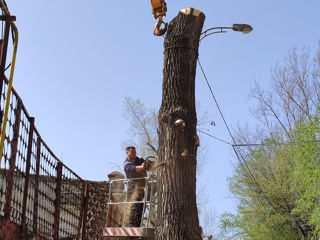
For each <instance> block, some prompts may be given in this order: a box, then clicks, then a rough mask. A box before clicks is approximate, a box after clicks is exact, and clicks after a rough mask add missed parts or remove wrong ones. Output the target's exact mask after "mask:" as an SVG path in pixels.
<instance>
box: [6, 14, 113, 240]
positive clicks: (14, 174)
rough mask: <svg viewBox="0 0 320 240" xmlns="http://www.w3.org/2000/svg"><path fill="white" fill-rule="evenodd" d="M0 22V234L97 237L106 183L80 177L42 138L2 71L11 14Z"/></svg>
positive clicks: (41, 239)
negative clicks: (0, 138)
mask: <svg viewBox="0 0 320 240" xmlns="http://www.w3.org/2000/svg"><path fill="white" fill-rule="evenodd" d="M0 21H3V22H4V33H3V38H2V39H1V40H0V120H1V122H0V124H1V126H2V128H1V133H2V134H4V143H3V153H2V156H1V158H0V239H4V240H17V239H38V240H46V239H99V237H100V236H102V232H103V228H104V227H105V226H106V224H105V223H104V222H103V219H106V213H105V211H106V207H104V205H103V203H106V202H107V195H108V183H107V182H100V183H96V182H90V181H85V180H83V179H82V178H81V177H79V176H78V175H77V174H76V173H75V172H73V171H72V170H71V169H70V168H69V167H67V166H66V165H65V164H64V163H63V162H62V161H60V160H59V158H58V157H57V156H56V155H55V154H54V153H53V152H52V151H51V149H50V148H49V147H48V145H47V144H46V143H45V141H44V140H43V139H42V137H41V135H40V133H39V131H38V130H37V128H36V126H35V118H34V117H32V116H30V114H29V113H28V111H27V109H26V107H25V106H24V104H23V101H22V99H21V98H20V96H19V95H18V93H17V92H16V91H15V89H14V88H11V86H10V82H9V79H8V78H7V76H6V74H5V73H6V70H7V69H9V68H10V65H11V64H8V66H6V58H7V50H8V43H9V40H10V30H11V26H12V24H11V23H12V21H15V17H14V16H9V17H8V16H1V18H0ZM14 37H17V35H12V38H14ZM12 41H13V42H14V41H15V39H12ZM15 43H16V42H15ZM11 67H12V65H11ZM10 72H11V70H10ZM10 77H11V75H10ZM8 89H9V91H8ZM8 92H9V93H10V94H8ZM7 100H8V101H7ZM7 102H8V109H6V104H7ZM5 111H7V113H8V114H7V117H6V118H4V117H3V116H4V113H5ZM4 121H5V123H6V124H3V123H4ZM3 126H5V127H3Z"/></svg>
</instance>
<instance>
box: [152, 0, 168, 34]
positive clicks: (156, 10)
mask: <svg viewBox="0 0 320 240" xmlns="http://www.w3.org/2000/svg"><path fill="white" fill-rule="evenodd" d="M151 6H152V14H153V15H154V18H155V19H158V22H157V23H156V24H155V25H154V28H153V33H154V35H156V36H162V35H163V34H165V33H166V31H167V25H168V24H167V23H165V22H163V21H162V17H163V16H166V12H167V4H166V2H165V0H151ZM162 24H164V27H163V28H161V25H162Z"/></svg>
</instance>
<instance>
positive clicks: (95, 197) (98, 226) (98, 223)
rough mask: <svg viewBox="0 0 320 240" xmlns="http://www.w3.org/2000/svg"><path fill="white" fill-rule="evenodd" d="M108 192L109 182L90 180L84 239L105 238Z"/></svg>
mask: <svg viewBox="0 0 320 240" xmlns="http://www.w3.org/2000/svg"><path fill="white" fill-rule="evenodd" d="M108 192H109V186H108V182H90V191H89V196H87V197H88V199H89V202H88V209H87V218H86V222H87V224H86V226H85V228H86V229H85V230H86V236H84V239H97V240H98V239H105V238H103V237H102V235H103V230H104V228H105V226H106V223H107V221H106V220H107V211H108V209H107V202H108Z"/></svg>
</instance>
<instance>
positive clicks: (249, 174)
mask: <svg viewBox="0 0 320 240" xmlns="http://www.w3.org/2000/svg"><path fill="white" fill-rule="evenodd" d="M197 60H198V64H199V66H200V69H201V72H202V75H203V77H204V79H205V81H206V83H207V86H208V88H209V90H210V93H211V96H212V98H213V100H214V102H215V104H216V107H217V109H218V111H219V113H220V116H221V118H222V119H223V122H224V124H225V126H226V128H227V130H228V133H229V135H230V137H231V139H232V141H233V144H232V149H233V151H234V153H235V154H236V157H237V159H238V162H239V166H240V167H241V166H244V167H245V172H244V174H245V175H246V177H247V179H248V180H250V179H251V181H253V182H254V183H255V184H256V186H257V187H258V190H259V192H260V193H262V194H263V196H264V198H265V199H266V200H267V202H268V203H269V204H270V205H271V206H272V207H273V208H274V209H276V207H275V206H274V204H273V203H272V202H271V201H270V199H269V198H268V197H267V196H266V194H265V192H264V191H263V189H262V188H261V186H260V184H259V183H258V181H257V180H256V178H255V176H254V175H253V173H252V171H251V170H250V168H249V166H248V164H247V162H246V160H245V158H244V157H243V155H242V154H241V151H240V149H239V147H238V146H237V143H236V141H235V138H234V136H233V134H232V133H231V130H230V128H229V126H228V123H227V121H226V119H225V117H224V115H223V113H222V111H221V108H220V106H219V104H218V101H217V99H216V97H215V95H214V93H213V91H212V88H211V85H210V83H209V81H208V78H207V75H206V73H205V71H204V69H203V67H202V65H201V62H200V58H199V56H198V59H197ZM236 148H237V150H238V151H237V150H236ZM246 172H247V173H246Z"/></svg>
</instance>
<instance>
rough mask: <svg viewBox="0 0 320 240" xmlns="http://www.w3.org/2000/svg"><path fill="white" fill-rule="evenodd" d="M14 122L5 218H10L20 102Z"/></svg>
mask: <svg viewBox="0 0 320 240" xmlns="http://www.w3.org/2000/svg"><path fill="white" fill-rule="evenodd" d="M15 116H16V118H15V123H14V125H13V132H14V133H13V139H12V154H11V156H10V159H9V163H10V168H9V178H8V183H7V195H6V204H5V208H4V216H5V218H6V219H10V210H11V201H12V189H13V182H14V175H15V170H16V156H17V151H18V140H19V127H20V119H21V104H20V103H18V105H17V109H16V110H15Z"/></svg>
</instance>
